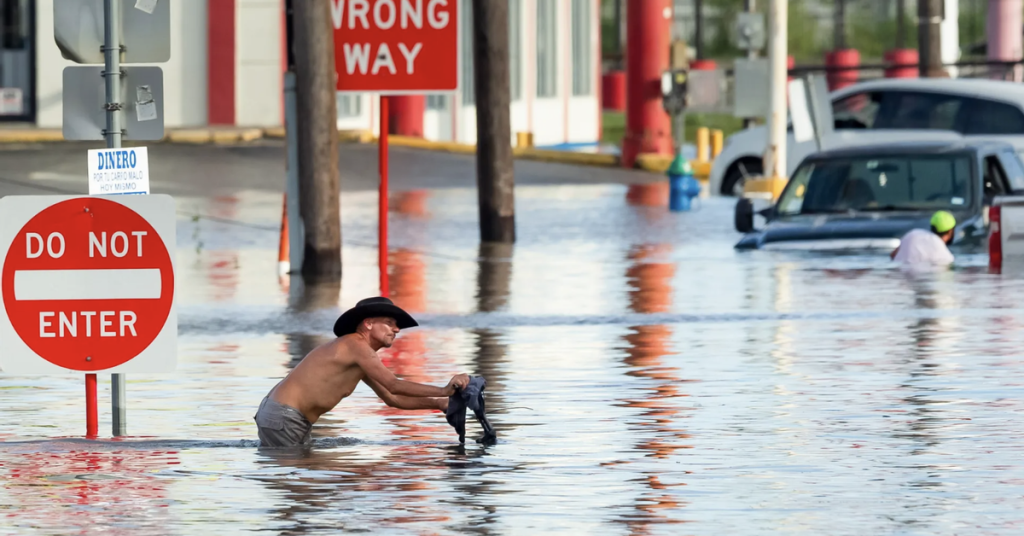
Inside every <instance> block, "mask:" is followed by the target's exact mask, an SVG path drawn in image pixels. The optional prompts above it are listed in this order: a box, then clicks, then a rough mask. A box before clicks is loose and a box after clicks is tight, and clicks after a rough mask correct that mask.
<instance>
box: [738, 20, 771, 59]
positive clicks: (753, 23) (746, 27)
mask: <svg viewBox="0 0 1024 536" xmlns="http://www.w3.org/2000/svg"><path fill="white" fill-rule="evenodd" d="M764 45H765V28H764V15H762V14H761V13H749V12H746V11H743V12H740V13H739V14H737V15H736V47H737V48H739V49H740V50H761V49H762V48H764Z"/></svg>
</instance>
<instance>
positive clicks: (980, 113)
mask: <svg viewBox="0 0 1024 536" xmlns="http://www.w3.org/2000/svg"><path fill="white" fill-rule="evenodd" d="M972 101H973V102H971V113H970V114H968V116H967V129H966V132H967V134H1024V114H1022V113H1021V111H1020V108H1019V107H1017V106H1013V105H1010V104H1004V103H1002V102H993V101H986V100H980V99H972Z"/></svg>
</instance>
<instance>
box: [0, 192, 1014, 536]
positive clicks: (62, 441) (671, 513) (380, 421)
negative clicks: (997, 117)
mask: <svg viewBox="0 0 1024 536" xmlns="http://www.w3.org/2000/svg"><path fill="white" fill-rule="evenodd" d="M664 195H665V192H664V189H663V187H662V186H636V187H626V186H617V185H601V186H551V187H544V186H531V187H523V188H520V189H519V190H518V191H517V202H518V235H519V242H518V243H517V244H516V246H515V247H514V248H508V247H501V246H492V247H482V246H480V245H479V244H478V238H477V229H476V224H475V221H476V205H475V200H476V193H475V191H474V190H471V189H447V190H431V191H414V192H404V193H397V194H395V195H394V197H393V199H392V208H393V213H392V214H391V228H392V237H391V255H390V258H391V263H392V272H391V284H392V289H393V296H394V298H395V300H396V301H397V302H398V303H400V304H401V305H403V306H404V307H406V308H407V309H408V310H410V311H411V312H413V313H414V314H415V315H416V316H417V317H418V318H419V320H420V321H421V324H422V327H421V328H418V329H414V330H409V331H407V332H405V333H403V334H402V335H400V337H399V340H398V342H397V343H396V345H395V347H394V348H392V349H391V350H390V351H388V352H386V353H385V354H384V357H383V358H384V360H385V362H386V363H387V364H388V366H390V367H391V368H392V369H393V370H394V371H395V372H397V373H399V374H400V375H401V376H403V377H405V378H408V379H412V380H416V381H422V382H430V383H434V384H443V383H444V382H446V380H447V379H448V378H449V377H450V376H451V375H452V374H453V373H456V372H468V373H471V374H480V375H483V376H485V377H486V378H487V380H488V388H487V391H486V394H487V404H488V408H489V410H490V413H491V415H492V419H491V420H492V422H493V423H494V424H495V426H496V427H497V430H498V439H499V442H498V444H497V445H495V446H491V447H483V446H481V445H478V444H476V443H475V442H474V441H473V440H472V438H475V437H478V436H479V435H480V429H479V427H478V426H477V425H476V423H475V422H472V423H470V425H469V436H470V438H469V440H468V441H467V444H466V445H465V446H459V444H458V442H457V439H456V436H455V434H454V432H453V431H452V429H451V428H450V427H449V426H448V425H447V424H446V423H445V422H444V419H443V417H442V416H441V415H440V414H438V413H436V412H401V411H396V410H392V409H390V408H387V407H386V406H384V405H383V404H382V403H381V402H380V401H378V400H376V399H375V397H374V396H373V393H372V392H371V391H370V390H369V389H367V388H365V386H360V387H359V388H358V389H357V390H356V393H355V394H354V395H353V396H352V397H351V398H350V399H346V400H345V401H343V402H342V403H341V404H340V405H339V406H338V407H337V408H336V409H335V410H334V411H332V412H330V413H328V414H327V415H325V416H324V418H323V419H322V420H321V421H320V422H319V423H317V425H316V426H315V427H314V436H315V438H316V443H315V446H314V448H312V449H311V450H308V451H291V450H287V449H286V450H281V451H275V450H267V449H258V448H256V443H257V442H256V440H255V439H256V429H255V425H254V423H253V421H252V416H253V414H254V412H255V410H256V407H257V405H258V404H259V401H260V399H261V398H262V397H263V396H264V394H265V393H266V392H267V391H268V390H269V389H270V388H271V387H273V385H274V384H275V383H276V382H277V381H278V379H279V378H281V377H282V376H283V375H284V374H286V373H287V371H288V370H289V368H290V367H291V366H293V365H294V364H295V363H296V362H297V361H298V360H299V359H301V357H302V356H303V355H304V354H305V352H307V351H309V350H310V349H311V348H313V347H314V346H315V345H317V344H318V343H321V342H323V341H325V340H327V339H326V338H325V337H326V336H327V335H328V334H329V332H330V328H331V325H332V323H333V321H334V318H335V317H336V315H337V314H338V312H339V311H340V310H341V309H343V308H347V307H350V306H351V305H353V304H354V303H355V302H356V301H357V300H358V299H360V298H363V297H367V296H370V295H374V294H375V293H376V292H377V288H376V285H377V274H376V265H375V262H376V251H375V243H376V234H375V229H376V225H375V221H376V208H375V207H376V203H375V196H374V194H373V193H372V192H356V193H351V194H349V193H346V194H345V195H344V196H343V220H344V222H343V225H344V241H345V248H344V270H345V276H344V282H343V284H342V285H341V286H340V287H339V286H322V285H321V286H310V287H306V286H304V285H302V284H301V282H300V281H298V280H293V281H287V280H279V279H278V278H277V276H276V273H275V271H276V266H277V237H278V234H277V226H278V224H279V219H280V210H281V199H280V196H279V195H271V194H268V193H266V192H244V193H240V194H238V195H237V196H234V197H228V198H216V199H188V198H179V199H178V202H179V205H178V208H179V212H180V219H179V228H178V237H179V244H178V251H177V272H178V297H177V303H178V312H179V313H178V314H179V323H180V336H179V364H178V370H177V372H176V373H174V374H167V375H152V376H144V375H134V376H130V377H129V378H128V380H129V381H128V401H129V414H128V418H129V420H128V428H129V432H130V433H131V437H130V438H127V439H125V440H123V441H111V440H110V439H109V429H110V414H109V377H108V376H104V377H101V388H100V402H101V415H100V432H101V435H103V437H104V438H105V439H102V440H100V441H88V440H85V439H82V438H81V436H82V434H83V432H84V429H85V424H84V404H83V400H82V393H83V389H82V378H81V376H80V375H68V376H57V377H53V376H47V377H16V376H2V377H0V392H2V395H0V415H3V417H4V418H3V419H2V420H0V441H2V442H3V443H0V475H2V481H0V533H2V534H93V533H104V534H238V533H248V532H252V533H261V534H267V533H269V534H274V533H277V534H335V533H339V532H365V533H372V534H467V533H468V534H553V533H563V534H708V535H711V534H857V535H863V534H949V535H953V534H1019V533H1020V532H1021V530H1022V525H1024V466H1022V461H1021V460H1022V453H1024V448H1022V446H1024V433H1022V427H1021V425H1020V422H1021V421H1020V420H1019V419H1020V418H1021V416H1022V410H1024V402H1022V399H1024V392H1022V385H1024V359H1022V352H1021V348H1022V347H1024V344H1022V343H1024V331H1022V330H1021V329H1020V328H1021V326H1022V324H1024V310H1022V308H1021V304H1020V301H1019V300H1020V298H1019V297H1020V296H1022V295H1024V294H1022V292H1021V291H1022V290H1024V281H1022V280H1021V279H1017V278H1014V277H1009V276H998V275H990V274H988V273H987V271H986V269H985V265H986V262H987V259H986V258H985V257H984V256H982V255H967V256H962V257H961V258H960V259H959V265H958V267H957V268H956V269H955V270H953V271H946V272H940V273H931V274H917V275H911V274H905V273H902V272H901V271H899V270H897V269H894V268H893V267H892V266H891V265H890V264H889V262H888V260H887V258H886V257H885V256H884V255H873V256H872V255H844V256H837V255H822V254H815V255H807V254H797V253H782V252H774V253H772V252H736V251H734V250H733V249H732V245H733V243H734V242H735V240H736V239H737V235H736V234H735V233H734V232H733V231H732V230H731V214H732V212H731V202H730V201H728V200H724V199H714V198H712V199H706V200H704V201H703V203H702V205H701V206H700V207H699V209H698V210H695V211H694V212H690V213H682V214H672V213H669V212H667V211H666V210H665V209H663V208H661V207H663V206H665V203H666V201H665V197H664ZM196 215H197V216H198V217H197V218H196V217H193V216H196Z"/></svg>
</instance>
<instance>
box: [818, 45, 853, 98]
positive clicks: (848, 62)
mask: <svg viewBox="0 0 1024 536" xmlns="http://www.w3.org/2000/svg"><path fill="white" fill-rule="evenodd" d="M825 65H826V66H828V67H830V70H829V72H828V89H829V91H835V90H837V89H842V88H844V87H846V86H852V85H853V84H856V83H857V78H858V74H857V67H859V66H860V51H858V50H856V49H852V48H844V49H842V50H833V51H832V52H829V53H828V54H826V55H825ZM832 69H835V70H832Z"/></svg>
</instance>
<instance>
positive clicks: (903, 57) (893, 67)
mask: <svg viewBox="0 0 1024 536" xmlns="http://www.w3.org/2000/svg"><path fill="white" fill-rule="evenodd" d="M885 63H887V64H888V66H887V67H886V68H885V77H886V78H917V76H918V74H919V73H920V69H919V63H920V60H919V59H918V55H917V50H915V49H912V48H897V49H893V50H890V51H888V52H886V53H885Z"/></svg>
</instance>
